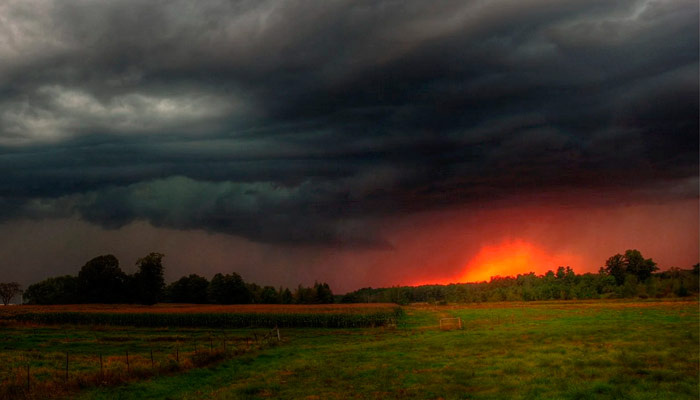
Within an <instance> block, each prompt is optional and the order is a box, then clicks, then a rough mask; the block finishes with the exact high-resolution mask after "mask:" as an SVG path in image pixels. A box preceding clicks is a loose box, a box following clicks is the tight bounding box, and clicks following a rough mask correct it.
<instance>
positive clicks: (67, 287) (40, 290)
mask: <svg viewBox="0 0 700 400" xmlns="http://www.w3.org/2000/svg"><path fill="white" fill-rule="evenodd" d="M79 287H80V283H79V281H78V278H76V277H75V276H70V275H66V276H58V277H55V278H49V279H46V280H43V281H41V282H38V283H35V284H33V285H29V287H28V288H27V290H25V291H24V299H25V300H26V301H27V303H29V304H75V303H80V302H81V301H82V298H81V296H80V295H79V294H78V290H79Z"/></svg>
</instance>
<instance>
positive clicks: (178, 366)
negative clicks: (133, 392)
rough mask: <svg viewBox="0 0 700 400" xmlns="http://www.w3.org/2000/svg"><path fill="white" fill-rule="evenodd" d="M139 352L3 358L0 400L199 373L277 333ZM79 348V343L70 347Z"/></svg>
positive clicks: (122, 349)
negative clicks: (162, 376)
mask: <svg viewBox="0 0 700 400" xmlns="http://www.w3.org/2000/svg"><path fill="white" fill-rule="evenodd" d="M158 339H159V341H158V342H156V343H152V345H150V346H148V345H146V346H144V345H143V343H140V344H138V345H137V344H136V343H133V341H131V342H126V343H114V344H106V343H104V342H103V343H99V344H96V345H94V347H95V348H96V349H95V351H89V350H88V351H82V350H80V351H79V350H73V351H71V350H70V349H69V350H67V351H65V352H57V351H48V352H44V351H42V350H41V349H40V348H34V349H32V350H29V351H26V350H17V351H12V350H10V351H8V350H7V349H5V351H4V352H3V353H4V354H3V355H4V356H5V357H6V358H7V359H6V360H0V400H6V399H7V400H14V399H44V398H51V397H56V396H61V395H63V396H65V395H67V394H69V393H72V392H75V391H77V390H80V389H84V388H89V387H99V386H113V385H118V384H122V383H126V382H130V381H135V380H139V379H145V378H149V377H152V376H157V375H163V374H171V373H176V372H179V371H183V370H187V369H191V368H197V367H203V366H206V365H210V364H213V363H216V362H219V361H223V360H225V359H228V358H232V357H235V356H237V355H241V354H245V353H248V352H251V351H254V350H259V349H263V348H266V347H269V346H272V345H277V344H279V343H280V342H281V341H282V336H281V334H280V331H279V329H278V328H273V329H271V330H269V331H265V332H264V333H259V332H253V333H251V334H249V335H245V336H234V337H232V336H227V335H223V334H218V335H217V334H210V335H209V336H208V337H201V336H192V337H189V338H183V337H181V336H177V337H159V338H158ZM75 346H76V347H77V346H80V347H82V346H84V343H78V344H75Z"/></svg>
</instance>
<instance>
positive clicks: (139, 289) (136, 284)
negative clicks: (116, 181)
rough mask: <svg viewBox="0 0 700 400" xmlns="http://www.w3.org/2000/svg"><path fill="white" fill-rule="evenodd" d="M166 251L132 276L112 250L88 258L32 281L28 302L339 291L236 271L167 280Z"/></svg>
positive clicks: (317, 295)
mask: <svg viewBox="0 0 700 400" xmlns="http://www.w3.org/2000/svg"><path fill="white" fill-rule="evenodd" d="M163 257H164V255H163V254H161V253H150V254H149V255H147V256H146V257H143V258H140V259H139V260H138V261H136V266H137V268H138V271H137V272H136V273H135V274H132V275H128V274H126V273H124V271H122V270H121V268H120V267H119V260H118V259H117V258H116V257H115V256H113V255H111V254H109V255H103V256H99V257H95V258H93V259H92V260H90V261H88V262H87V263H86V264H85V265H84V266H83V267H82V268H81V269H80V272H79V273H78V276H71V275H66V276H59V277H55V278H49V279H46V280H44V281H41V282H39V283H35V284H33V285H30V286H29V287H28V288H27V290H26V291H25V292H24V301H25V302H26V303H28V304H80V303H106V304H117V303H131V304H155V303H158V302H165V303H194V304H255V303H257V304H324V303H333V302H334V296H333V292H331V289H330V287H329V286H328V284H326V283H315V284H314V285H313V286H312V287H303V286H301V285H299V286H298V287H297V288H296V289H295V290H294V292H292V291H291V290H289V288H282V287H280V288H279V289H275V288H274V287H272V286H259V285H257V284H255V283H247V282H245V281H244V280H243V278H241V276H240V275H238V274H236V273H232V274H226V275H224V274H216V275H214V277H213V278H212V279H211V281H209V280H207V279H206V278H204V277H202V276H199V275H196V274H191V275H188V276H183V277H182V278H180V279H178V280H176V281H175V282H172V283H171V284H169V285H167V286H166V285H165V280H164V277H163V276H164V268H163V264H162V259H163Z"/></svg>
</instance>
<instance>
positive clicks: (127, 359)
mask: <svg viewBox="0 0 700 400" xmlns="http://www.w3.org/2000/svg"><path fill="white" fill-rule="evenodd" d="M126 373H127V374H128V373H131V368H130V367H129V350H127V351H126Z"/></svg>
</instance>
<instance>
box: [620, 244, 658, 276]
mask: <svg viewBox="0 0 700 400" xmlns="http://www.w3.org/2000/svg"><path fill="white" fill-rule="evenodd" d="M625 266H626V269H627V270H626V272H627V273H628V274H632V275H635V276H636V277H637V279H639V281H640V282H645V281H646V280H647V279H649V277H650V276H651V274H652V272H654V271H656V270H658V269H659V268H658V267H657V266H656V263H655V262H654V261H653V260H652V259H651V258H644V257H643V256H642V253H640V252H639V250H627V251H625Z"/></svg>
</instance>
